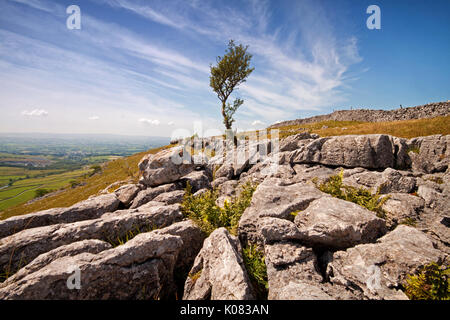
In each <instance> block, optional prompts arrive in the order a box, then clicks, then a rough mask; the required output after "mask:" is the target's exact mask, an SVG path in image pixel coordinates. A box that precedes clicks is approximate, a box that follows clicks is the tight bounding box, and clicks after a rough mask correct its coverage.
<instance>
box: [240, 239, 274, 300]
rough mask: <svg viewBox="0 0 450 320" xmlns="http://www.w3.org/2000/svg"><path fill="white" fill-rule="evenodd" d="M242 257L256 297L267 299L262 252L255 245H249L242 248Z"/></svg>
mask: <svg viewBox="0 0 450 320" xmlns="http://www.w3.org/2000/svg"><path fill="white" fill-rule="evenodd" d="M242 257H243V259H244V265H245V268H246V269H247V272H248V275H249V277H250V281H251V282H252V284H253V287H254V289H255V291H256V296H257V299H267V294H268V290H269V284H268V281H267V267H266V263H265V258H264V254H263V252H261V251H259V250H258V249H257V246H256V245H249V246H248V247H247V248H244V249H242Z"/></svg>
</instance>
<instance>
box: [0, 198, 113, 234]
mask: <svg viewBox="0 0 450 320" xmlns="http://www.w3.org/2000/svg"><path fill="white" fill-rule="evenodd" d="M119 204H120V201H119V200H118V199H117V197H116V195H114V194H106V195H101V196H97V197H92V198H89V199H87V200H84V201H81V202H78V203H76V204H74V205H73V206H71V207H68V208H55V209H49V210H44V211H39V212H34V213H29V214H24V215H21V216H15V217H11V218H8V219H6V220H2V221H0V238H3V237H6V236H9V235H12V234H14V233H16V232H19V231H22V230H24V229H29V228H36V227H41V226H47V225H53V224H58V223H70V222H75V221H81V220H89V219H96V218H98V217H100V216H101V215H102V214H104V213H105V212H111V211H114V210H116V209H117V208H118V207H119Z"/></svg>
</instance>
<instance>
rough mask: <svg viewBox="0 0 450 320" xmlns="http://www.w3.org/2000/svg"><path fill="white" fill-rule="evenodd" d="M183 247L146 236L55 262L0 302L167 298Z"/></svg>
mask: <svg viewBox="0 0 450 320" xmlns="http://www.w3.org/2000/svg"><path fill="white" fill-rule="evenodd" d="M182 246H183V241H182V240H181V238H180V237H178V236H173V235H168V234H166V235H160V234H154V233H152V232H149V233H142V234H139V235H137V236H136V237H135V238H133V239H132V240H130V241H128V242H127V243H125V244H124V245H121V246H118V247H116V248H112V249H109V250H105V251H102V252H100V253H98V254H91V253H82V254H79V255H76V256H65V257H62V258H59V259H56V260H54V261H52V262H51V263H50V264H48V265H46V266H45V267H43V268H41V269H40V270H39V271H38V272H34V273H31V274H29V275H27V276H25V277H24V278H22V279H20V280H18V281H17V282H14V283H12V284H10V285H8V286H6V287H3V288H1V289H0V299H12V300H14V299H26V300H31V299H33V300H34V299H38V300H43V299H51V300H55V299H58V300H69V299H70V300H86V299H95V300H105V299H114V300H117V299H120V300H124V299H158V298H164V297H166V296H167V295H169V294H170V293H173V291H174V290H175V285H174V283H173V268H174V266H175V262H176V260H177V256H178V253H179V251H180V250H181V248H182ZM77 273H78V275H79V280H80V282H79V284H80V286H79V289H78V288H77V287H76V276H77ZM74 277H75V278H74ZM70 285H73V286H70Z"/></svg>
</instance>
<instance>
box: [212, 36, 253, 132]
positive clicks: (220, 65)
mask: <svg viewBox="0 0 450 320" xmlns="http://www.w3.org/2000/svg"><path fill="white" fill-rule="evenodd" d="M247 49H248V46H246V47H244V46H243V45H242V44H240V45H238V46H236V45H235V43H234V41H233V40H230V41H229V43H228V49H227V50H226V51H225V55H224V56H223V57H220V56H219V57H217V60H216V61H217V65H216V66H211V67H210V68H211V76H210V77H209V80H210V83H209V85H210V86H211V88H212V89H213V90H214V92H215V93H216V94H217V97H218V98H219V100H220V101H221V103H222V116H223V123H224V124H225V127H226V129H231V126H232V124H233V122H234V119H233V115H234V113H235V112H236V110H237V109H238V108H239V107H240V106H241V105H242V104H243V103H244V101H243V100H242V99H239V98H237V99H235V100H234V102H233V104H230V103H227V100H228V98H229V97H230V95H231V93H232V92H233V90H234V89H235V88H236V87H237V86H239V85H240V84H242V83H244V82H245V81H246V79H247V77H248V76H249V75H250V74H251V73H252V72H253V70H254V68H250V60H251V58H252V55H251V54H249V53H247Z"/></svg>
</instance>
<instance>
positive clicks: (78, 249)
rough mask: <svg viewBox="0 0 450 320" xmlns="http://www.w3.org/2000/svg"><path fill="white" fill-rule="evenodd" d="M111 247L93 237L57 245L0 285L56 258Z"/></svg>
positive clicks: (8, 283)
mask: <svg viewBox="0 0 450 320" xmlns="http://www.w3.org/2000/svg"><path fill="white" fill-rule="evenodd" d="M111 248H112V245H111V244H109V243H108V242H105V241H102V240H95V239H90V240H83V241H77V242H74V243H71V244H68V245H65V246H61V247H58V248H56V249H53V250H50V251H49V252H46V253H43V254H41V255H39V256H38V257H37V258H36V259H34V260H33V261H31V262H30V263H29V264H27V265H26V266H25V267H23V268H22V269H20V270H19V271H18V272H17V273H16V274H14V275H13V276H12V277H9V278H8V279H7V280H6V281H5V282H4V283H2V284H0V287H6V286H9V285H10V284H12V283H14V282H17V281H19V280H21V279H23V278H24V277H26V276H28V275H29V274H31V273H33V272H36V271H38V270H40V269H42V268H43V267H45V266H46V265H48V264H50V263H51V262H52V261H54V260H56V259H58V258H61V257H67V256H76V255H77V254H80V253H84V252H88V253H92V254H96V253H99V252H101V251H104V250H107V249H111Z"/></svg>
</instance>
